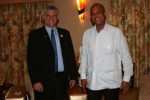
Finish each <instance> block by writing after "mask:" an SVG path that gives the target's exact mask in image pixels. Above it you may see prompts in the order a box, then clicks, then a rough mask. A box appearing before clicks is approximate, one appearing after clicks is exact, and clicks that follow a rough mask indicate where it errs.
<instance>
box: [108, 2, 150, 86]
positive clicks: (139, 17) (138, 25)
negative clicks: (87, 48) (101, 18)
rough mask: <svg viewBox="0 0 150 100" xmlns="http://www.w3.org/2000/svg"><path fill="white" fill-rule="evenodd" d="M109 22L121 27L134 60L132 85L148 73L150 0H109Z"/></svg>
mask: <svg viewBox="0 0 150 100" xmlns="http://www.w3.org/2000/svg"><path fill="white" fill-rule="evenodd" d="M109 4H110V8H109V11H110V12H109V17H108V20H109V22H110V23H111V24H113V25H115V26H118V27H120V28H122V29H123V31H124V35H125V36H126V38H127V41H128V45H129V49H130V53H131V55H132V58H133V62H134V64H135V65H134V86H139V84H140V79H141V77H142V76H144V75H150V0H109Z"/></svg>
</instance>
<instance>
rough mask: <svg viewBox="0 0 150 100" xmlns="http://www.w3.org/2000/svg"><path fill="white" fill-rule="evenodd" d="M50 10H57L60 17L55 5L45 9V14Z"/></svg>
mask: <svg viewBox="0 0 150 100" xmlns="http://www.w3.org/2000/svg"><path fill="white" fill-rule="evenodd" d="M48 10H55V11H56V13H57V15H59V11H58V9H57V7H56V6H54V5H48V6H47V7H46V8H45V10H44V11H45V13H46V12H47V11H48Z"/></svg>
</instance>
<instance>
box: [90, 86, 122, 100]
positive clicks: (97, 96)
mask: <svg viewBox="0 0 150 100" xmlns="http://www.w3.org/2000/svg"><path fill="white" fill-rule="evenodd" d="M102 96H104V100H119V88H117V89H103V90H96V91H95V90H90V89H87V99H88V100H102Z"/></svg>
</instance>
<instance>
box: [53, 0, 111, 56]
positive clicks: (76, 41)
mask: <svg viewBox="0 0 150 100" xmlns="http://www.w3.org/2000/svg"><path fill="white" fill-rule="evenodd" d="M108 1H109V0H86V7H85V20H84V22H80V21H79V17H78V11H77V5H76V0H54V4H55V5H56V6H57V7H58V9H59V12H60V16H59V19H60V21H59V24H58V26H60V27H63V28H66V29H68V30H69V31H70V33H71V36H72V40H73V45H74V49H75V53H76V55H78V54H79V47H80V45H81V44H82V36H83V32H84V31H85V29H87V28H89V27H91V22H90V20H89V19H90V16H89V9H90V6H91V5H92V4H93V3H95V2H98V3H102V4H103V5H104V6H105V9H106V15H107V12H108V9H109V6H108V5H109V4H108Z"/></svg>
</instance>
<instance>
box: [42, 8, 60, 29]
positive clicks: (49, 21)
mask: <svg viewBox="0 0 150 100" xmlns="http://www.w3.org/2000/svg"><path fill="white" fill-rule="evenodd" d="M44 21H45V25H47V26H48V27H56V25H57V22H58V14H57V12H56V11H55V10H48V11H47V12H46V13H45V15H44Z"/></svg>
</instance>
